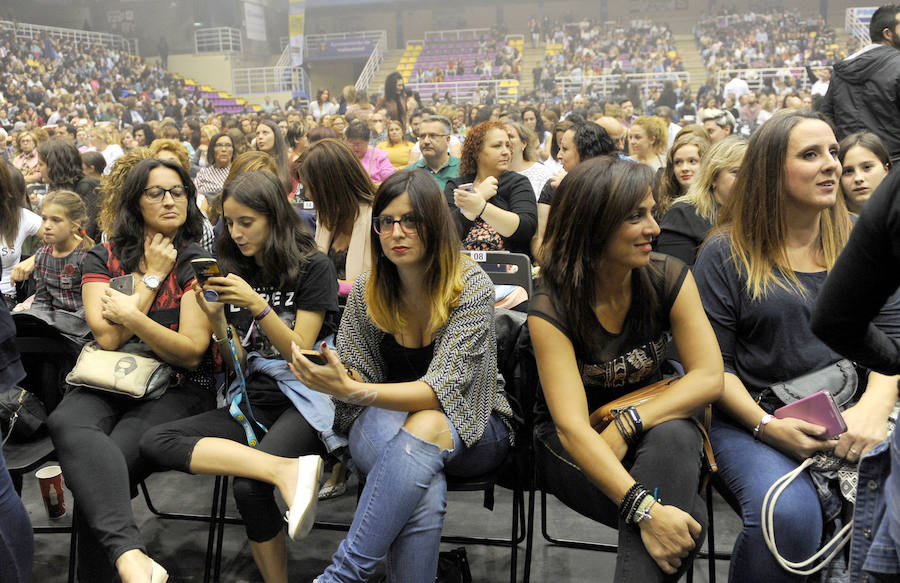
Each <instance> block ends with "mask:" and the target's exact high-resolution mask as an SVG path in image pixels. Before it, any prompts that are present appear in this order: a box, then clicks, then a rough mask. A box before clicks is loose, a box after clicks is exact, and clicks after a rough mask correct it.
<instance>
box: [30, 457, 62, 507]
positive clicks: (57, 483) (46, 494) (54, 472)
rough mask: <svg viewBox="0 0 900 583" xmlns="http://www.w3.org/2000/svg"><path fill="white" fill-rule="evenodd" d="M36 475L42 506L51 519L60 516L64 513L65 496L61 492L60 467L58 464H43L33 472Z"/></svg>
mask: <svg viewBox="0 0 900 583" xmlns="http://www.w3.org/2000/svg"><path fill="white" fill-rule="evenodd" d="M34 475H35V476H37V479H38V484H39V485H40V487H41V497H42V498H43V499H44V508H46V509H47V516H49V517H50V519H51V520H56V519H57V518H62V517H63V516H65V515H66V498H65V494H64V493H63V483H62V482H63V477H62V468H60V467H59V466H45V467H43V468H41V469H39V470H38V471H37V472H35V474H34Z"/></svg>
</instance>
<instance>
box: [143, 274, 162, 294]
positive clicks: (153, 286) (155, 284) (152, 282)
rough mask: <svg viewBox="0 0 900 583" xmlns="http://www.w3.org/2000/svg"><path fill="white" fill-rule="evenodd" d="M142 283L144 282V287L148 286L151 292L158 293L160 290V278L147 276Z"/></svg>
mask: <svg viewBox="0 0 900 583" xmlns="http://www.w3.org/2000/svg"><path fill="white" fill-rule="evenodd" d="M141 281H143V282H144V285H146V286H147V288H149V289H150V290H151V291H156V290H158V289H159V278H158V277H156V276H155V275H145V276H144V277H142V278H141Z"/></svg>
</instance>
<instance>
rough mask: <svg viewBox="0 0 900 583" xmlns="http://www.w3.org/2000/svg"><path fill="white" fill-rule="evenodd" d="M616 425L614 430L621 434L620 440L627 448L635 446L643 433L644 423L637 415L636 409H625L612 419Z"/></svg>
mask: <svg viewBox="0 0 900 583" xmlns="http://www.w3.org/2000/svg"><path fill="white" fill-rule="evenodd" d="M613 421H615V423H616V429H618V430H619V433H620V434H622V439H624V440H625V443H627V444H628V447H629V448H630V447H633V446H635V445H637V441H638V438H639V437H640V436H641V434H642V433H643V432H644V422H643V421H641V416H640V415H638V412H637V409H635V408H634V407H626V408H625V409H622V410H621V411H619V412H618V413H616V416H615V417H613Z"/></svg>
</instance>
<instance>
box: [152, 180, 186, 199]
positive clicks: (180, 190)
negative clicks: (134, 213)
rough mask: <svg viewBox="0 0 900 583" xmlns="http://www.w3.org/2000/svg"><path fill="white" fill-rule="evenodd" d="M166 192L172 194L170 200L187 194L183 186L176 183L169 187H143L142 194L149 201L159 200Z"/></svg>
mask: <svg viewBox="0 0 900 583" xmlns="http://www.w3.org/2000/svg"><path fill="white" fill-rule="evenodd" d="M166 193H169V194H170V195H172V200H179V199H182V198H184V197H185V196H187V190H185V188H184V186H182V185H180V184H179V185H177V186H173V187H171V188H163V187H162V186H148V187H147V188H145V189H144V196H146V197H147V199H148V200H150V201H151V202H161V201H162V200H163V198H165V196H166Z"/></svg>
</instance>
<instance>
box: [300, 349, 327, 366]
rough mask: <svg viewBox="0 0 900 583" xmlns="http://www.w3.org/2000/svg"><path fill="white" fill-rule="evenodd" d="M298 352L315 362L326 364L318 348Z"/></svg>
mask: <svg viewBox="0 0 900 583" xmlns="http://www.w3.org/2000/svg"><path fill="white" fill-rule="evenodd" d="M300 354H302V355H303V356H305V357H306V358H308V359H310V360H311V361H313V362H314V363H316V364H326V362H327V361H326V360H325V355H324V354H322V353H321V352H319V351H318V350H302V349H301V350H300Z"/></svg>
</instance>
